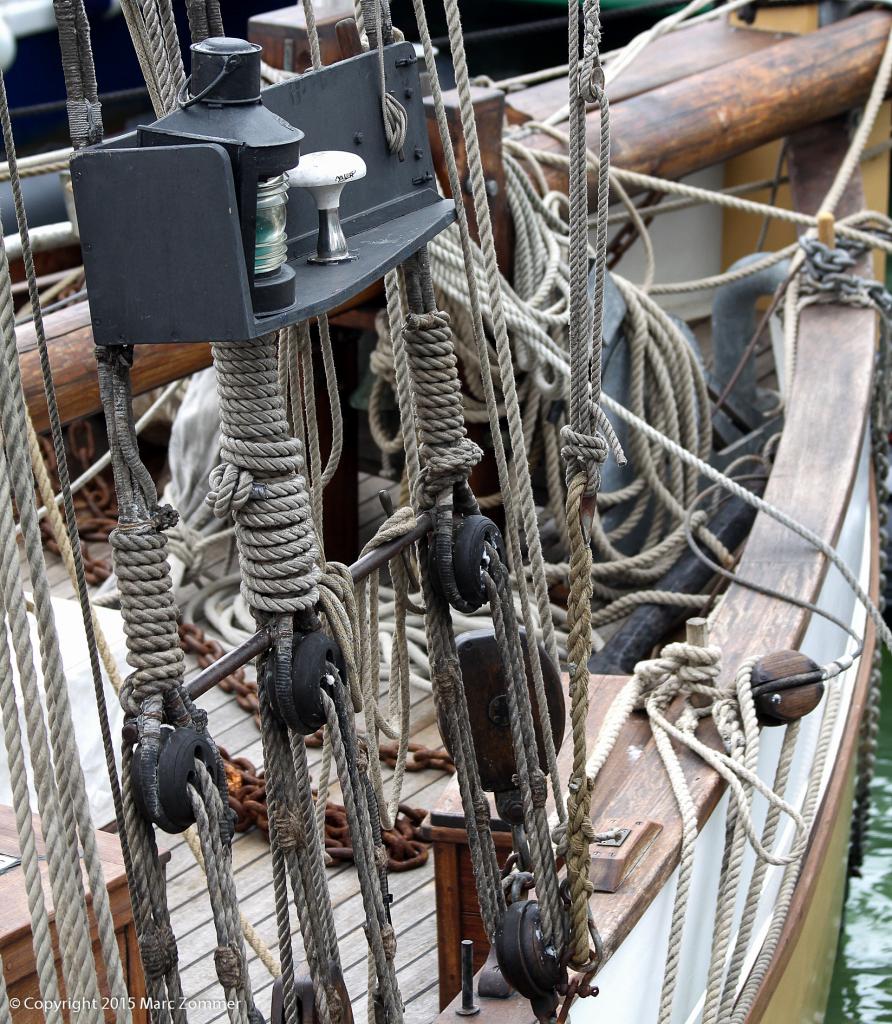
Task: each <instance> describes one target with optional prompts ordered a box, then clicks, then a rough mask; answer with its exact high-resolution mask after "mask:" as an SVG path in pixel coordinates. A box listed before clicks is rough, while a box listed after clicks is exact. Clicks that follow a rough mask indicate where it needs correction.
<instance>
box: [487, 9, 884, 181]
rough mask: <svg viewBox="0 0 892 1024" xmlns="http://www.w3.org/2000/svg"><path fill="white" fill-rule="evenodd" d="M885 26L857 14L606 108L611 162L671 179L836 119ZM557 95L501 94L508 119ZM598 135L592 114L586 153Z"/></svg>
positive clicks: (862, 78)
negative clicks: (608, 113)
mask: <svg viewBox="0 0 892 1024" xmlns="http://www.w3.org/2000/svg"><path fill="white" fill-rule="evenodd" d="M890 26H892V14H890V13H888V12H886V11H865V12H864V13H862V14H857V15H855V16H854V17H852V18H846V19H844V20H843V21H839V22H835V23H834V24H832V25H828V26H827V27H826V28H822V29H819V30H818V31H816V32H811V33H809V34H808V35H803V36H791V37H789V38H787V39H783V40H781V41H779V42H776V43H775V44H774V45H771V46H767V47H764V48H762V49H760V50H758V51H754V52H751V53H748V54H746V55H745V56H742V57H737V58H736V59H731V60H726V61H723V62H719V63H717V64H716V65H714V66H711V67H710V68H709V69H708V70H705V71H701V72H699V73H698V74H688V75H685V76H684V77H682V78H680V79H678V80H677V81H671V82H669V83H668V84H665V85H661V86H659V87H657V88H652V89H649V90H648V91H647V92H644V93H640V94H638V95H635V96H632V97H631V98H629V99H626V100H624V101H623V102H619V103H617V104H616V105H615V106H614V107H612V110H611V135H612V152H611V162H612V163H613V164H614V166H616V167H622V168H624V169H626V170H630V171H638V172H640V173H644V174H656V175H660V176H662V177H666V178H680V177H683V176H684V175H686V174H690V173H692V172H693V171H697V170H700V169H701V168H704V167H709V166H711V165H712V164H716V163H720V162H721V161H722V160H726V159H728V158H729V157H732V156H736V155H737V154H739V153H744V152H746V151H747V150H750V149H755V148H756V147H757V146H760V145H762V144H763V143H765V142H771V141H773V140H774V139H779V138H783V137H784V136H787V135H792V134H793V133H795V132H798V131H801V130H803V129H805V128H807V127H808V126H809V125H813V124H816V123H818V122H820V121H824V120H826V119H828V118H831V117H836V116H838V115H839V114H843V113H845V112H846V111H848V110H851V109H853V108H854V107H857V106H858V105H860V104H861V103H863V102H864V100H865V99H866V97H867V95H868V92H869V91H870V87H871V85H872V84H873V80H874V78H875V76H876V72H877V68H878V67H879V63H880V60H881V58H882V55H883V50H884V48H885V45H886V40H887V38H888V35H889V28H890ZM737 31H746V30H737ZM753 34H755V35H761V36H764V35H765V33H753ZM671 38H672V39H673V40H674V42H675V47H676V48H677V52H678V53H679V54H684V55H687V54H688V53H689V52H690V51H689V50H688V49H687V47H686V43H685V33H684V32H683V31H682V32H679V33H677V34H676V35H674V36H672V37H671ZM770 38H771V37H770ZM648 63H649V61H648V60H642V64H648ZM621 82H622V77H620V78H619V79H618V84H619V83H621ZM557 88H558V87H556V86H555V85H553V84H551V83H549V84H548V89H547V90H546V89H545V87H544V86H536V87H533V88H531V89H527V90H525V91H522V92H518V93H510V94H509V95H508V98H507V101H508V106H509V107H510V108H512V110H513V114H512V115H511V117H512V120H514V121H516V122H517V121H524V120H527V119H530V118H532V119H534V120H535V119H540V118H541V117H543V116H545V115H546V114H548V113H550V112H551V111H552V110H554V109H555V106H556V105H557V106H559V105H560V104H555V102H554V101H555V97H556V92H557ZM564 95H565V96H566V86H565V87H564ZM540 98H541V100H542V101H543V102H538V100H539V99H540ZM546 102H547V105H548V107H547V109H546ZM598 132H599V125H598V117H597V114H596V113H595V114H593V115H591V116H590V117H589V122H588V129H587V134H588V144H589V146H590V147H592V148H594V149H595V150H597V141H598ZM527 141H528V144H529V145H531V146H532V147H533V148H535V149H540V150H544V151H550V152H561V151H565V150H563V149H562V147H561V145H560V143H559V142H557V141H556V140H554V139H552V138H550V137H548V136H544V135H533V136H532V137H531V138H530V139H529V140H527ZM547 173H548V176H549V179H550V181H551V182H552V184H553V185H554V187H556V188H566V174H564V173H563V172H562V171H560V170H552V171H549V172H547Z"/></svg>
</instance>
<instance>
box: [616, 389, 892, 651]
mask: <svg viewBox="0 0 892 1024" xmlns="http://www.w3.org/2000/svg"><path fill="white" fill-rule="evenodd" d="M603 400H604V404H605V405H606V406H607V408H608V409H609V410H610V411H611V412H612V413H614V414H615V415H616V416H619V418H620V419H621V420H624V421H625V422H626V423H628V425H629V426H630V427H632V428H633V429H634V430H637V431H640V432H641V433H642V434H644V436H645V437H647V438H648V439H649V440H651V441H653V442H654V443H656V444H658V445H660V446H661V447H662V448H663V449H664V450H665V451H666V452H668V453H669V454H670V455H672V456H673V457H674V458H676V459H679V460H680V461H681V462H684V463H685V464H686V465H688V466H691V467H693V468H695V469H697V471H698V472H700V473H702V474H703V475H704V476H706V477H707V478H708V479H710V480H712V481H713V482H714V483H716V484H718V485H719V486H721V487H723V488H724V489H725V490H726V491H729V492H730V493H731V494H733V495H734V496H735V497H737V498H740V500H741V501H743V502H745V503H746V504H748V505H750V506H752V507H753V508H755V509H756V510H757V511H759V512H763V513H764V514H765V515H767V516H768V517H769V518H771V519H774V520H775V521H776V522H778V523H780V524H781V526H784V527H786V528H787V529H788V530H790V531H791V532H792V533H795V534H796V535H797V536H798V537H801V538H802V539H803V540H804V541H806V542H807V543H809V544H811V545H812V547H814V548H815V549H816V550H818V551H820V552H821V554H822V555H824V557H825V558H826V559H827V560H828V561H829V562H831V563H832V564H833V565H835V566H836V568H837V569H838V570H839V571H840V573H841V574H842V576H843V579H844V580H845V581H846V583H847V584H848V586H849V587H850V589H851V590H852V592H853V593H854V594H855V596H856V597H857V598H858V600H859V601H860V603H861V604H862V605H863V606H864V607H865V609H866V610H867V614H868V615H869V616H870V619H871V621H872V622H873V624H874V626H875V627H876V630H877V633H878V634H879V636H880V638H881V639H882V641H883V643H884V645H885V646H886V647H887V648H889V649H890V650H892V632H890V630H889V627H888V626H887V625H886V623H885V622H884V620H883V616H882V614H881V613H880V611H879V609H878V608H877V606H876V605H875V604H874V603H873V601H872V600H871V598H870V595H869V594H867V593H866V592H865V590H864V588H863V587H862V586H861V584H860V582H859V581H858V579H857V577H856V576H855V574H854V573H853V572H852V570H851V569H850V568H849V567H848V565H847V564H846V562H845V560H844V559H843V558H842V557H841V556H840V555H839V553H838V552H837V551H836V550H835V549H834V548H833V547H831V546H830V545H829V544H828V543H827V542H826V541H825V540H824V539H823V538H822V537H819V536H818V534H816V533H815V532H814V531H813V530H810V529H809V528H808V527H807V526H805V525H803V524H802V523H800V522H798V521H797V520H796V519H794V518H793V517H792V516H789V515H787V513H786V512H784V511H783V510H782V509H779V508H777V507H776V506H775V505H772V504H771V502H768V501H765V499H764V498H760V497H759V496H758V495H756V494H753V493H752V492H751V491H748V490H747V489H746V488H745V487H741V486H740V485H739V484H737V483H736V482H735V481H734V480H732V479H731V478H730V477H727V476H725V474H724V473H721V472H719V470H717V469H715V468H714V467H713V466H711V465H710V464H709V463H708V462H705V461H704V460H703V459H700V458H698V457H697V456H696V455H694V454H693V453H692V452H689V451H687V450H686V449H685V448H683V447H682V446H681V445H679V444H676V443H675V442H674V441H672V440H671V439H670V438H668V437H666V435H665V434H662V433H661V432H660V431H659V430H656V429H655V428H654V427H652V426H651V425H650V424H649V423H647V422H645V421H644V420H643V419H641V418H640V417H638V416H636V415H635V414H634V413H633V412H631V411H630V410H629V409H627V408H626V407H625V406H623V405H621V404H620V403H619V402H617V401H615V400H614V399H612V398H610V396H609V395H607V394H605V395H604V396H603Z"/></svg>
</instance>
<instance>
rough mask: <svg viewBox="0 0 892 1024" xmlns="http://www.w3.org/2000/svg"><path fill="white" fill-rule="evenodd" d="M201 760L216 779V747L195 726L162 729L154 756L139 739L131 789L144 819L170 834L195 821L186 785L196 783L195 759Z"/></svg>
mask: <svg viewBox="0 0 892 1024" xmlns="http://www.w3.org/2000/svg"><path fill="white" fill-rule="evenodd" d="M196 761H201V763H202V764H203V765H204V766H205V768H207V770H208V772H210V774H211V777H212V778H213V779H214V780H215V781H217V782H219V779H218V762H217V751H216V750H215V748H214V745H213V743H211V741H210V740H209V739H208V737H207V736H203V735H202V734H201V733H199V732H197V731H196V730H195V729H191V728H188V727H186V728H179V729H163V730H162V732H161V748H160V752H159V754H158V759H157V761H155V759H154V756H152V755H150V752H149V750H148V749H147V748H146V747H145V746H144V744H143V743H140V744H138V745H137V747H136V749H135V750H134V752H133V767H132V778H133V792H134V799H135V801H136V805H137V807H138V808H139V810H140V813H141V814H142V815H143V817H144V818H146V820H148V821H151V822H154V823H155V824H156V825H157V826H158V828H160V829H161V830H162V831H164V832H169V833H170V834H171V835H178V834H179V833H180V832H183V831H185V830H186V829H187V828H188V827H189V826H190V825H192V824H194V822H195V813H194V811H193V810H192V801H191V800H190V799H189V786H190V785H197V782H198V780H197V776H196V771H195V762H196Z"/></svg>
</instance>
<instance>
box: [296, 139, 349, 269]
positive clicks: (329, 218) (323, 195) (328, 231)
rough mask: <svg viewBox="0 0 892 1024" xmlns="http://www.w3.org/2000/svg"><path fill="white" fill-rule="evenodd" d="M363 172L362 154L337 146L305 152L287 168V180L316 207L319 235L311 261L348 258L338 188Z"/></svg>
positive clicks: (331, 260) (332, 260) (326, 261)
mask: <svg viewBox="0 0 892 1024" xmlns="http://www.w3.org/2000/svg"><path fill="white" fill-rule="evenodd" d="M365 173H366V166H365V161H364V160H363V159H362V157H359V156H357V155H356V154H355V153H345V152H341V151H339V150H322V151H321V152H319V153H307V155H306V156H302V157H301V158H300V163H299V164H298V165H297V167H295V168H293V169H292V170H290V171H289V172H288V179H289V181H290V183H291V184H292V185H297V186H299V187H300V188H305V189H306V190H307V191H308V192H309V193H310V194H311V195H312V196H313V200H314V202H315V203H316V209H317V210H318V211H319V237H318V239H317V241H316V255H315V256H314V257H311V262H313V263H342V262H343V261H344V260H349V259H351V256H350V251H349V249H348V248H347V240H346V238H345V237H344V230H343V228H342V227H341V219H340V215H339V207H340V202H341V192H342V191H343V190H344V187H345V186H346V185H349V184H350V182H352V181H359V180H360V178H364V177H365Z"/></svg>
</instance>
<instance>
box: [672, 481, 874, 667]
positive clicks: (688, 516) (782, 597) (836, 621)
mask: <svg viewBox="0 0 892 1024" xmlns="http://www.w3.org/2000/svg"><path fill="white" fill-rule="evenodd" d="M731 479H733V480H735V482H737V483H741V482H742V481H745V480H747V479H751V480H760V481H763V482H764V481H765V479H766V477H765V476H764V475H762V474H746V475H743V476H736V477H732V478H731ZM721 487H722V485H721V484H717V483H716V484H712V485H710V486H709V487H706V488H704V489H703V490H702V491H701V492H700V494H698V495H697V497H696V498H695V499H694V501H693V502H692V503H691V505H690V507H689V508H688V509H686V510H685V518H684V534H685V540H686V541H687V545H688V547H689V548H690V550H691V552H692V553H693V554H694V555H696V557H697V558H698V559H699V560H700V561H701V562H702V563H703V564H704V565H706V566H707V567H708V568H709V569H711V570H712V571H713V572H714V573H716V575H718V576H721V577H723V578H724V579H726V580H729V581H730V582H731V583H734V584H737V585H738V586H741V587H743V588H745V589H746V590H752V591H753V592H754V593H756V594H762V595H763V596H765V597H771V598H774V599H776V600H778V601H783V602H784V603H785V604H790V605H793V606H795V607H797V608H802V609H803V611H807V612H809V613H811V614H812V615H818V616H820V617H821V618H823V619H826V620H827V621H828V622H830V623H832V624H833V625H834V626H836V627H837V628H838V629H841V630H842V631H843V632H844V633H847V634H848V635H849V636H850V637H851V638H852V640H854V641H855V651H854V653H853V654H851V655H848V654H846V655H845V656H844V658H845V659H846V660H845V663H841V661H840V660H839V659H837V660H834V661H832V662H830V663H829V664H828V665H826V666H824V668H823V670H822V671H823V672H824V675H823V678H824V679H831V678H833V676H835V675H838V674H839V673H840V672H843V671H845V669H847V668H849V666H850V665H851V664H852V663H853V662H854V661H855V660H857V659H858V658H860V657H861V653H862V651H863V650H864V639H863V637H861V636H859V635H858V634H857V633H856V632H855V630H854V629H852V627H851V626H850V625H849V624H848V623H845V622H843V621H842V619H840V618H839V617H838V616H836V615H833V614H832V613H831V612H828V611H826V610H825V609H823V608H821V607H820V605H818V604H817V603H815V602H814V601H807V600H805V599H804V598H801V597H796V596H794V595H793V594H788V593H784V592H783V591H782V590H776V589H775V588H773V587H768V586H765V585H764V584H762V583H759V582H758V581H757V580H754V579H751V578H749V577H746V576H742V575H741V574H740V573H738V572H736V571H735V570H732V569H728V568H727V567H726V566H723V565H719V563H718V562H716V561H715V560H714V559H713V558H710V556H709V555H708V554H707V553H706V552H705V551H704V550H703V548H701V547H700V545H699V544H698V543H697V538H696V537H695V536H694V530H693V526H692V517H693V515H694V513H695V511H696V508H697V506H698V505H700V504H702V503H703V501H705V500H706V498H707V497H709V495H711V494H713V493H715V492H717V491H719V490H721ZM730 498H731V495H725V497H724V499H723V501H728V500H730Z"/></svg>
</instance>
